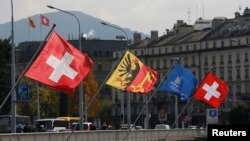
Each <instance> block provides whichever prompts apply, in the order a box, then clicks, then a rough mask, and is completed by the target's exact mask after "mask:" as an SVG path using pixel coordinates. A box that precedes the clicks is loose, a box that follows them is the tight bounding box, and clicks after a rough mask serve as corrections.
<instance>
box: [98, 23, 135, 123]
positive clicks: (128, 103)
mask: <svg viewBox="0 0 250 141" xmlns="http://www.w3.org/2000/svg"><path fill="white" fill-rule="evenodd" d="M101 24H103V25H107V26H110V27H112V28H115V29H118V30H120V31H122V32H123V33H124V34H125V35H126V38H127V45H128V48H127V50H128V49H129V47H130V44H129V42H128V34H127V33H126V32H125V31H124V30H123V29H122V28H119V27H117V26H113V25H110V24H108V23H105V22H101ZM125 52H126V51H125ZM125 52H124V54H125ZM124 54H123V56H124ZM121 101H123V102H124V95H123V94H122V97H121ZM123 106H124V104H123ZM121 109H124V107H122V108H121ZM122 112H124V111H122ZM123 117H124V113H123ZM123 119H124V118H123ZM123 122H124V120H123ZM130 123H131V106H130V93H127V125H128V128H129V127H130Z"/></svg>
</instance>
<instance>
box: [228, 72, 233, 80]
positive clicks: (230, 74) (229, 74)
mask: <svg viewBox="0 0 250 141" xmlns="http://www.w3.org/2000/svg"><path fill="white" fill-rule="evenodd" d="M228 80H232V70H228Z"/></svg>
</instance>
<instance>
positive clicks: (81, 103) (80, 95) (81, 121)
mask: <svg viewBox="0 0 250 141" xmlns="http://www.w3.org/2000/svg"><path fill="white" fill-rule="evenodd" d="M47 7H48V8H51V9H56V10H58V11H61V12H63V13H67V14H69V15H71V16H73V17H74V18H75V19H76V20H77V23H78V32H79V50H80V51H82V43H81V26H80V21H79V19H78V18H77V17H76V15H75V14H73V13H71V12H68V11H65V10H62V9H59V8H56V7H53V6H50V5H48V6H47ZM83 98H84V97H83V86H82V82H81V83H80V86H79V117H80V130H83V124H82V123H83ZM84 99H85V98H84ZM86 106H87V102H86V99H85V110H86ZM85 121H87V112H85Z"/></svg>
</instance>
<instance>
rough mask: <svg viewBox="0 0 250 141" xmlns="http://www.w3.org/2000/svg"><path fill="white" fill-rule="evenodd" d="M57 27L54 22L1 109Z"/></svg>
mask: <svg viewBox="0 0 250 141" xmlns="http://www.w3.org/2000/svg"><path fill="white" fill-rule="evenodd" d="M55 27H56V25H55V24H53V26H52V27H51V29H50V31H49V33H48V34H47V36H46V37H45V39H44V40H43V42H42V43H41V45H40V46H39V47H38V49H37V50H36V52H35V53H34V55H33V56H32V58H31V59H30V61H29V62H28V64H27V66H26V67H25V68H24V70H23V72H22V73H21V75H20V76H19V78H18V79H17V80H16V82H15V83H14V85H13V86H12V88H11V90H10V92H9V93H8V95H7V96H6V98H5V99H4V101H3V103H2V104H1V106H0V110H1V109H2V108H3V106H4V104H5V103H6V102H7V100H8V98H9V96H10V95H11V93H13V91H14V90H15V88H16V86H17V84H18V83H19V81H20V80H21V78H22V77H23V75H24V73H25V72H26V71H27V70H28V69H29V67H30V66H31V63H32V62H33V61H34V60H35V58H36V57H37V56H38V53H40V51H41V50H42V48H43V47H44V45H45V44H46V41H47V39H48V38H49V36H50V34H51V33H52V31H53V29H54V28H55Z"/></svg>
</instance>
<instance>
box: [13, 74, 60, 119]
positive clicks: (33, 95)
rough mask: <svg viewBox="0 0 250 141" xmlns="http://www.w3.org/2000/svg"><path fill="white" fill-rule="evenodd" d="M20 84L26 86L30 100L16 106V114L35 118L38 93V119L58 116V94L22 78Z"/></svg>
mask: <svg viewBox="0 0 250 141" xmlns="http://www.w3.org/2000/svg"><path fill="white" fill-rule="evenodd" d="M20 84H28V86H29V96H30V100H29V102H28V103H18V104H17V113H18V114H21V115H30V116H31V117H33V116H36V115H37V96H38V93H39V103H40V104H39V105H40V117H41V118H45V117H56V116H58V115H59V94H57V92H56V91H54V90H52V89H51V88H50V87H48V86H45V85H40V84H38V82H36V81H33V80H31V79H29V78H25V77H24V78H22V80H21V82H20Z"/></svg>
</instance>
